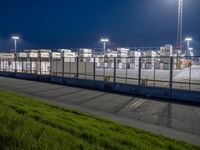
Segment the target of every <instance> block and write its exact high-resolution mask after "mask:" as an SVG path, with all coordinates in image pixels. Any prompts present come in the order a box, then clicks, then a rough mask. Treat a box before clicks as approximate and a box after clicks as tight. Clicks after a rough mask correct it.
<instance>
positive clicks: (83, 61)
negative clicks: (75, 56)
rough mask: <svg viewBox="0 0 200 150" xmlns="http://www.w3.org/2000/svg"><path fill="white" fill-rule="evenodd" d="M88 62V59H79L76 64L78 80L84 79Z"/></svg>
mask: <svg viewBox="0 0 200 150" xmlns="http://www.w3.org/2000/svg"><path fill="white" fill-rule="evenodd" d="M87 62H88V58H85V57H80V58H79V62H78V74H79V79H86V63H87Z"/></svg>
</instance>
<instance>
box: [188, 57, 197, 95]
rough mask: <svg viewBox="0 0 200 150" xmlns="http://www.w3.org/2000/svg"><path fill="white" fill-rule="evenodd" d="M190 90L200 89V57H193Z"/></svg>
mask: <svg viewBox="0 0 200 150" xmlns="http://www.w3.org/2000/svg"><path fill="white" fill-rule="evenodd" d="M189 81H190V82H189V90H191V91H198V92H199V91H200V57H191V66H190V78H189Z"/></svg>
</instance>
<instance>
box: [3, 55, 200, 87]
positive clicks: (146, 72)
mask: <svg viewBox="0 0 200 150" xmlns="http://www.w3.org/2000/svg"><path fill="white" fill-rule="evenodd" d="M0 71H1V72H16V73H26V74H38V75H43V76H58V77H65V78H75V79H81V80H93V81H103V82H106V83H114V84H118V83H121V84H126V85H136V86H138V87H159V88H166V90H172V89H179V90H185V91H200V57H127V58H121V57H116V58H106V57H105V58H104V57H90V58H83V57H75V58H74V57H73V58H69V57H62V58H55V59H54V58H18V57H15V58H12V59H7V58H0Z"/></svg>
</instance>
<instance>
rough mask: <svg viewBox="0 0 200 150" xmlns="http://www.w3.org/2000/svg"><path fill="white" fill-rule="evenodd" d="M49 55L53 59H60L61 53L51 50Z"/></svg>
mask: <svg viewBox="0 0 200 150" xmlns="http://www.w3.org/2000/svg"><path fill="white" fill-rule="evenodd" d="M51 57H52V58H55V59H60V58H61V53H58V52H52V53H51Z"/></svg>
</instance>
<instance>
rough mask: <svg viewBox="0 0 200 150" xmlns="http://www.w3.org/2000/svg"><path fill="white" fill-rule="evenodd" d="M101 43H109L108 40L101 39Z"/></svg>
mask: <svg viewBox="0 0 200 150" xmlns="http://www.w3.org/2000/svg"><path fill="white" fill-rule="evenodd" d="M101 42H109V39H101Z"/></svg>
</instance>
